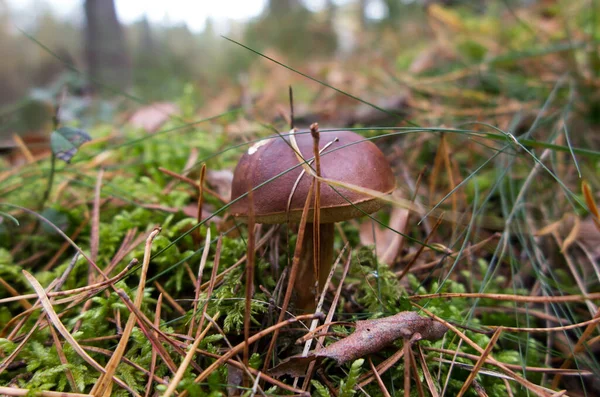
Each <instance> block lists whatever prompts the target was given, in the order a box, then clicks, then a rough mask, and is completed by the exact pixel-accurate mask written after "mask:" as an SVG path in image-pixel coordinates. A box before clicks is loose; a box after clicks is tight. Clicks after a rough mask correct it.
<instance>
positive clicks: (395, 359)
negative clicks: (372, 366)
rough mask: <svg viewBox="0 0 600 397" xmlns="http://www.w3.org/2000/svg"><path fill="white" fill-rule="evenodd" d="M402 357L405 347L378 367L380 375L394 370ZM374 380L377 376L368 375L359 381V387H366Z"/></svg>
mask: <svg viewBox="0 0 600 397" xmlns="http://www.w3.org/2000/svg"><path fill="white" fill-rule="evenodd" d="M402 357H404V347H403V348H401V349H398V350H397V351H396V353H394V354H392V355H391V356H390V357H388V358H386V359H385V360H384V361H382V362H381V363H379V365H378V366H377V371H378V372H379V375H383V374H384V373H385V372H386V371H387V370H388V369H390V368H392V366H394V364H396V363H397V362H398V360H400V359H401V358H402ZM373 380H375V374H373V373H371V374H369V373H367V374H365V375H363V376H361V377H360V378H359V379H358V381H359V382H358V385H359V387H365V386H367V385H368V384H369V383H371V382H373Z"/></svg>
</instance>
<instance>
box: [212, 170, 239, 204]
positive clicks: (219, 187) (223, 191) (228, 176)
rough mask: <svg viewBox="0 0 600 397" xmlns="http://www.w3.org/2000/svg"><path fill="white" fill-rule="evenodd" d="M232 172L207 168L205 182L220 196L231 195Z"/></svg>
mask: <svg viewBox="0 0 600 397" xmlns="http://www.w3.org/2000/svg"><path fill="white" fill-rule="evenodd" d="M232 182H233V172H231V170H207V171H206V183H208V185H209V186H210V187H212V188H213V189H214V190H215V191H216V192H217V193H219V195H220V196H221V197H226V198H227V199H229V197H231V183H232Z"/></svg>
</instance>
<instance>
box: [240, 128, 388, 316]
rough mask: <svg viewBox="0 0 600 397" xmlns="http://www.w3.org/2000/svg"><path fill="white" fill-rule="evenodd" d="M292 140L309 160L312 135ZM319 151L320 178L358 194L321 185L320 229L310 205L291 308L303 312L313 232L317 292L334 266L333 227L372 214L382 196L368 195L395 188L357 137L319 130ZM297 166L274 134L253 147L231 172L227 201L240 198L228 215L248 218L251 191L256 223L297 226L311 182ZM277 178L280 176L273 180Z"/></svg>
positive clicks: (383, 164) (310, 295)
mask: <svg viewBox="0 0 600 397" xmlns="http://www.w3.org/2000/svg"><path fill="white" fill-rule="evenodd" d="M295 139H296V142H297V146H298V149H299V150H300V154H301V155H302V157H303V158H304V159H305V160H307V161H309V160H310V159H313V158H314V155H313V137H312V136H311V134H307V133H296V134H295ZM286 141H287V142H286ZM323 148H325V149H323ZM319 151H320V172H321V176H322V177H323V178H326V179H328V180H333V181H339V182H341V183H343V184H345V185H346V186H349V185H352V186H355V187H360V188H362V190H358V189H355V188H353V189H350V188H346V187H341V186H340V185H338V186H333V187H332V186H330V185H329V184H326V183H321V184H320V224H319V225H314V224H313V223H312V222H313V208H314V202H311V205H310V213H309V214H308V218H307V219H308V221H307V222H309V223H307V225H306V228H305V235H304V238H303V247H302V251H301V258H300V263H299V266H300V267H299V270H298V273H297V276H296V281H295V286H294V290H295V292H296V306H297V307H298V308H300V309H304V310H311V309H313V308H314V302H315V293H316V291H315V290H314V289H315V288H314V286H315V284H316V283H315V281H316V280H315V279H316V275H315V272H314V269H313V263H314V257H313V256H314V255H313V233H314V230H315V228H316V227H318V228H319V233H320V254H319V259H320V260H319V263H320V269H319V271H318V273H319V284H318V285H319V289H322V288H323V286H324V283H325V281H326V279H327V275H328V273H329V270H330V269H331V266H332V264H333V242H334V223H335V222H340V221H344V220H348V219H352V218H357V217H361V216H363V215H364V214H365V213H366V214H370V213H372V212H375V211H377V210H378V209H379V208H381V206H382V205H383V201H382V200H381V197H373V195H372V192H378V193H380V194H381V195H384V194H388V193H390V192H391V191H392V190H393V189H394V187H395V179H394V175H393V173H392V170H391V168H390V165H389V163H388V162H387V160H386V159H385V157H384V155H383V153H382V152H381V151H380V150H379V148H377V146H375V144H373V143H372V142H370V141H366V140H365V139H364V138H363V137H362V136H360V135H358V134H355V133H353V132H350V131H331V132H321V133H320V139H319ZM300 165H301V163H300V161H299V159H298V157H297V156H296V153H295V152H294V150H293V149H292V147H291V145H290V141H289V138H282V137H281V136H276V137H273V138H269V139H266V140H262V141H259V142H257V143H255V144H254V145H252V146H251V147H250V148H249V149H248V151H247V152H246V153H245V154H244V155H243V156H242V158H241V159H240V161H239V163H238V165H237V167H236V169H235V172H234V174H233V183H232V191H231V198H232V201H233V200H235V199H237V198H240V197H241V198H240V199H239V200H238V201H236V202H234V203H233V204H232V205H231V207H230V210H231V213H232V214H233V215H234V216H235V217H237V218H239V219H241V220H242V221H245V220H247V218H248V214H249V208H248V207H249V204H250V201H249V199H248V196H244V194H246V193H247V192H248V191H249V190H250V189H254V190H253V193H252V201H253V209H254V211H253V213H254V221H255V222H256V223H263V224H281V223H299V222H300V219H301V217H302V210H303V208H304V204H305V201H306V198H307V195H308V193H309V189H310V188H311V182H312V180H313V177H312V176H311V175H309V174H308V173H306V172H303V168H302V166H300ZM288 170H289V172H285V171H288ZM282 173H283V174H282ZM279 174H282V175H280V176H278V177H277V175H279ZM272 178H274V179H273V180H272V181H270V182H268V183H265V182H266V181H269V180H270V179H272ZM263 183H265V184H264V185H262V186H260V185H261V184H263ZM369 193H371V194H369ZM242 196H244V197H242ZM313 198H314V195H313ZM311 201H312V199H311Z"/></svg>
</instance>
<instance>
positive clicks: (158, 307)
mask: <svg viewBox="0 0 600 397" xmlns="http://www.w3.org/2000/svg"><path fill="white" fill-rule="evenodd" d="M162 300H163V295H162V294H160V295H158V299H157V301H156V311H155V312H154V326H155V327H156V328H158V327H160V312H161V306H162ZM152 332H154V337H155V338H156V339H158V332H156V331H154V330H153V331H152ZM155 370H156V349H152V357H151V359H150V371H149V372H150V374H149V375H148V383H147V384H146V393H145V394H144V397H149V396H150V389H151V388H152V380H153V378H154V371H155Z"/></svg>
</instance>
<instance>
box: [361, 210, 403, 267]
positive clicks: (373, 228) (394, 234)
mask: <svg viewBox="0 0 600 397" xmlns="http://www.w3.org/2000/svg"><path fill="white" fill-rule="evenodd" d="M408 214H409V211H408V210H407V209H405V208H400V207H395V208H394V209H393V210H392V214H391V216H390V224H389V225H388V228H382V227H379V226H377V225H372V223H371V222H364V223H363V224H361V225H360V231H359V236H360V242H361V243H362V244H363V245H375V251H376V253H377V259H379V261H381V262H382V263H385V264H386V265H392V264H393V262H394V259H395V258H396V256H397V255H398V250H399V249H400V246H401V244H402V238H403V236H402V235H401V234H400V233H404V231H405V229H406V220H407V219H408ZM398 232H400V233H398ZM373 234H375V236H373Z"/></svg>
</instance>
